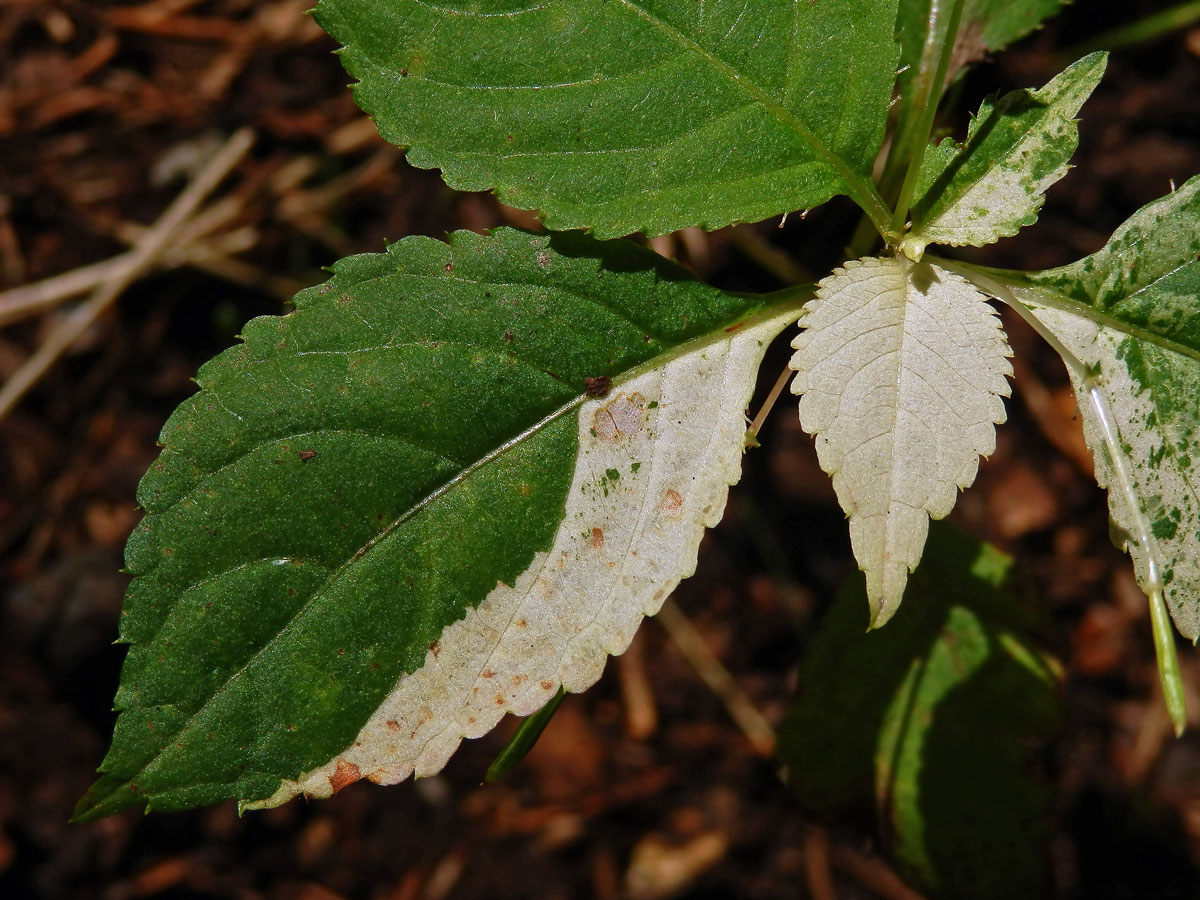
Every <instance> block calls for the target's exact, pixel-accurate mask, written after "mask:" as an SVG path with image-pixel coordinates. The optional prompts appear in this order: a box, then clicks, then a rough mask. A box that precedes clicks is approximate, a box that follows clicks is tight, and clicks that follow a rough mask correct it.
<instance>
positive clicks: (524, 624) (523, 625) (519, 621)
mask: <svg viewBox="0 0 1200 900" xmlns="http://www.w3.org/2000/svg"><path fill="white" fill-rule="evenodd" d="M517 627H518V628H528V627H529V623H528V622H526V621H525V620H524V619H517Z"/></svg>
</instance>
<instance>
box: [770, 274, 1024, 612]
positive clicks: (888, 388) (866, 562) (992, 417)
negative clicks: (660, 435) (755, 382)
mask: <svg viewBox="0 0 1200 900" xmlns="http://www.w3.org/2000/svg"><path fill="white" fill-rule="evenodd" d="M800 324H801V326H803V328H804V330H803V331H801V332H800V334H798V335H797V336H796V338H795V340H794V341H793V342H792V346H793V347H795V348H796V353H795V355H794V356H793V357H792V360H791V367H792V368H793V369H795V370H796V377H795V379H794V380H793V382H792V391H793V392H794V393H797V394H800V395H801V398H800V423H801V425H803V426H804V430H805V431H807V432H808V433H809V434H812V435H813V436H814V437H815V438H816V445H817V456H818V458H819V460H820V463H821V468H822V469H824V470H825V471H826V472H828V473H829V474H830V475H832V476H833V488H834V490H835V491H836V492H837V496H838V502H839V503H840V504H841V506H842V509H844V510H845V511H846V516H847V518H849V520H850V541H851V543H852V544H853V547H854V556H855V558H856V559H857V560H858V565H859V568H860V569H862V570H863V571H864V572H865V573H866V576H867V578H866V582H867V599H868V600H869V602H870V605H871V627H872V628H876V627H878V626H880V625H882V624H883V623H885V622H886V621H887V620H888V619H889V618H891V616H892V615H893V613H895V611H896V610H897V609H898V608H899V606H900V599H901V597H902V596H903V595H904V584H905V581H906V580H907V578H908V573H909V572H910V571H912V570H913V569H914V568H916V565H917V563H918V562H919V561H920V559H921V550H922V548H923V547H924V546H925V535H926V533H927V530H928V527H929V519H930V517H932V518H935V519H940V518H942V517H943V516H945V515H947V514H948V513H949V512H950V510H951V509H953V507H954V501H955V500H957V499H958V490H959V488H966V487H968V486H970V484H971V482H973V481H974V480H975V473H976V472H977V471H978V469H979V457H980V456H981V455H982V456H987V455H988V454H989V453H991V452H992V450H994V449H995V447H996V428H995V426H996V424H998V423H1000V422H1003V421H1004V401H1003V400H1002V399H1001V398H1002V397H1007V396H1008V392H1009V387H1008V381H1007V376H1008V375H1011V374H1012V367H1011V366H1010V365H1009V363H1008V357H1009V356H1010V355H1011V354H1010V351H1009V349H1008V343H1007V341H1006V340H1005V338H1004V331H1003V330H1002V329H1001V327H1000V320H999V318H998V317H997V316H996V312H995V310H994V309H992V307H991V306H990V305H989V304H988V301H987V298H986V297H985V296H984V295H983V294H982V293H980V292H979V290H978V289H977V288H975V287H974V285H972V284H970V283H969V282H968V281H966V280H965V279H964V278H962V277H960V276H958V275H954V274H952V273H950V272H948V271H946V270H945V269H942V268H940V267H937V266H931V265H928V264H926V263H913V262H911V261H909V260H908V259H906V258H904V257H903V256H899V257H892V258H887V259H877V258H868V259H860V260H855V261H852V262H848V263H846V267H845V268H844V269H837V270H835V271H834V273H833V274H832V275H830V276H829V277H828V278H826V279H824V280H823V281H822V282H821V284H820V290H819V291H818V293H817V297H816V299H815V300H814V301H813V302H812V303H810V304H809V305H808V306H807V307H806V308H805V310H804V315H803V317H802V318H801V319H800Z"/></svg>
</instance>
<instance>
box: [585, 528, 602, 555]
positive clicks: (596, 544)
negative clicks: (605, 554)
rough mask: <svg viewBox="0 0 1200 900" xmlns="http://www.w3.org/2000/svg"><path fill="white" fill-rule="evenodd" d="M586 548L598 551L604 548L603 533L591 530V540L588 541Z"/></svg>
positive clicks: (594, 529) (598, 529) (598, 530)
mask: <svg viewBox="0 0 1200 900" xmlns="http://www.w3.org/2000/svg"><path fill="white" fill-rule="evenodd" d="M588 546H590V547H591V548H592V549H593V550H599V549H601V548H602V547H603V546H604V531H603V529H600V528H593V529H592V539H591V540H590V541H588Z"/></svg>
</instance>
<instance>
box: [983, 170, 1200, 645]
mask: <svg viewBox="0 0 1200 900" xmlns="http://www.w3.org/2000/svg"><path fill="white" fill-rule="evenodd" d="M1198 253H1200V176H1197V177H1194V178H1192V179H1191V180H1190V181H1188V182H1187V184H1185V185H1183V187H1181V188H1180V189H1179V190H1177V191H1174V192H1173V193H1171V194H1168V195H1167V196H1166V197H1163V198H1162V199H1161V200H1156V201H1155V202H1153V203H1151V204H1149V205H1147V206H1146V207H1144V208H1143V209H1141V210H1139V211H1138V212H1137V213H1135V214H1134V215H1133V216H1132V217H1130V219H1129V220H1128V221H1127V222H1126V223H1125V224H1123V225H1122V226H1121V227H1120V228H1118V229H1117V231H1116V232H1115V233H1114V234H1113V236H1112V238H1111V240H1109V242H1108V243H1107V244H1106V245H1105V246H1104V247H1103V248H1102V249H1101V250H1099V251H1098V252H1096V253H1094V254H1092V255H1091V256H1088V257H1085V258H1084V259H1081V260H1079V261H1078V262H1075V263H1072V264H1071V265H1069V266H1063V267H1061V268H1058V269H1051V270H1049V271H1046V272H1036V273H1023V272H1000V271H995V270H981V273H980V278H979V281H980V283H981V284H985V286H986V283H987V282H989V281H997V282H1002V283H1003V285H1002V289H1006V290H1009V291H1011V293H1012V294H1013V295H1014V296H1015V299H1017V300H1020V301H1023V302H1025V303H1027V304H1030V305H1032V306H1033V307H1034V313H1035V314H1036V316H1037V317H1038V319H1040V320H1041V322H1042V323H1043V324H1044V325H1045V326H1046V327H1047V328H1049V329H1050V330H1051V331H1052V332H1053V333H1054V335H1055V336H1056V337H1057V339H1058V340H1059V341H1061V342H1062V343H1063V344H1064V345H1066V347H1067V349H1068V350H1069V351H1070V353H1071V354H1073V355H1074V356H1075V357H1076V358H1077V359H1078V360H1079V362H1080V363H1082V365H1083V366H1084V367H1085V369H1086V370H1087V371H1086V372H1082V373H1081V372H1080V371H1078V370H1076V369H1074V368H1073V369H1072V371H1071V375H1072V379H1073V381H1074V383H1075V388H1076V392H1077V395H1078V399H1079V409H1080V412H1081V414H1082V416H1083V423H1084V434H1085V436H1086V437H1087V440H1088V444H1089V445H1090V446H1091V448H1092V454H1093V456H1094V458H1095V460H1096V477H1097V479H1098V480H1099V482H1100V483H1101V485H1104V486H1107V487H1108V488H1109V510H1110V512H1111V514H1112V518H1113V521H1114V522H1116V523H1117V525H1118V526H1119V527H1120V528H1121V529H1123V531H1124V532H1125V533H1126V534H1127V535H1128V536H1129V538H1130V539H1129V541H1128V546H1129V552H1130V553H1131V554H1132V555H1133V558H1134V562H1135V569H1136V572H1137V576H1138V579H1139V580H1140V581H1141V583H1142V585H1143V587H1146V588H1148V589H1153V588H1154V587H1155V585H1156V582H1159V581H1161V583H1162V585H1163V594H1164V597H1165V600H1166V603H1167V606H1168V608H1169V609H1170V611H1171V616H1172V618H1173V619H1174V620H1175V624H1176V626H1177V627H1178V628H1179V630H1180V631H1181V632H1182V633H1183V634H1184V635H1186V636H1187V637H1188V638H1190V639H1192V640H1193V641H1194V640H1196V639H1197V637H1198V636H1200V599H1198V598H1200V469H1198V468H1197V466H1198V465H1200V403H1198V401H1197V398H1198V397H1200V261H1197V254H1198ZM1098 404H1102V406H1099V405H1098ZM1106 418H1107V419H1108V424H1106V422H1105V419H1106ZM1106 429H1107V430H1110V431H1112V432H1115V434H1114V435H1113V436H1114V437H1115V439H1116V440H1115V441H1114V445H1115V446H1117V447H1118V448H1119V452H1120V453H1121V455H1122V456H1123V457H1124V462H1125V468H1126V471H1127V472H1128V474H1129V478H1130V479H1131V482H1132V484H1131V485H1130V488H1131V489H1132V491H1133V493H1134V495H1135V496H1136V498H1137V501H1136V504H1132V505H1131V503H1130V501H1129V500H1128V499H1127V495H1126V491H1125V490H1124V489H1123V487H1122V485H1121V484H1120V483H1119V482H1118V479H1117V477H1116V476H1117V472H1116V471H1115V470H1114V461H1113V460H1112V458H1111V455H1110V453H1109V451H1108V448H1107V443H1106V441H1105V439H1104V433H1105V431H1106ZM1134 506H1136V508H1134ZM1143 523H1144V526H1145V527H1143ZM1152 570H1153V571H1152ZM1155 571H1156V572H1157V574H1154V572H1155Z"/></svg>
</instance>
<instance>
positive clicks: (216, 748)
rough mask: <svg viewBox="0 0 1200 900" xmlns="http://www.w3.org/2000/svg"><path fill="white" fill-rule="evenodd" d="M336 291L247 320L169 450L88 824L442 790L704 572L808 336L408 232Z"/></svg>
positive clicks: (648, 279)
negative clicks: (700, 549)
mask: <svg viewBox="0 0 1200 900" xmlns="http://www.w3.org/2000/svg"><path fill="white" fill-rule="evenodd" d="M333 273H334V274H333V278H332V279H331V280H330V281H329V282H327V283H326V284H325V285H322V286H320V287H317V288H312V289H309V290H307V291H304V292H302V293H301V294H300V295H298V296H297V298H296V307H297V310H296V312H295V313H293V314H292V315H290V316H285V317H282V318H263V319H257V320H255V321H253V322H251V323H250V324H249V325H247V327H246V329H245V333H244V335H243V337H244V343H243V344H242V345H240V346H238V347H235V348H232V349H231V350H228V351H226V352H225V353H223V354H221V355H220V356H218V357H217V358H216V359H215V360H213V361H212V362H210V363H208V364H207V365H206V366H204V367H203V368H202V369H201V371H200V373H199V377H198V381H199V383H200V385H201V391H200V392H199V393H198V394H196V395H195V396H194V397H192V398H191V399H190V400H188V401H186V402H185V403H184V404H183V405H182V406H181V407H180V408H179V409H178V410H177V411H176V412H175V414H174V415H173V416H172V417H171V419H170V420H169V421H168V423H167V425H166V426H165V428H164V430H163V435H162V441H163V444H164V445H165V449H164V451H163V453H162V455H161V456H160V457H159V459H158V461H157V462H156V463H155V464H154V465H153V466H152V467H151V469H150V471H149V472H148V473H147V475H146V477H145V479H144V480H143V482H142V484H141V486H140V489H139V501H140V502H141V504H142V505H143V506H144V507H145V509H146V513H147V514H146V517H145V519H143V521H142V523H141V524H140V525H139V526H138V528H137V529H136V530H135V532H134V534H133V536H132V537H131V538H130V542H129V545H128V548H127V551H126V558H127V565H128V568H129V570H130V571H131V572H132V573H133V574H134V575H135V576H136V577H135V578H134V580H133V583H132V585H131V586H130V589H129V593H128V596H127V598H126V606H125V611H124V614H123V619H122V631H121V640H122V641H123V642H125V643H128V644H131V647H130V650H129V654H128V656H127V659H126V663H125V667H124V670H123V672H122V678H121V686H120V688H119V691H118V695H117V704H116V705H117V708H118V709H120V710H122V712H121V715H120V716H119V718H118V722H117V727H116V734H115V736H114V741H113V747H112V750H111V751H110V753H109V755H108V756H107V757H106V758H105V760H104V762H103V764H102V766H101V771H102V773H103V775H102V777H101V779H100V780H99V781H98V782H97V784H96V785H95V786H94V787H93V788H92V790H91V791H90V792H89V793H88V795H87V796H86V797H85V798H84V799H83V800H82V801H81V803H80V806H79V808H78V810H77V817H78V818H80V819H90V818H97V817H99V816H103V815H107V814H109V813H112V812H115V811H116V810H118V809H120V808H122V807H124V806H128V805H131V804H134V803H143V802H144V803H146V805H147V807H148V808H153V809H163V810H170V809H181V808H185V807H190V806H196V805H202V804H207V803H213V802H217V801H220V800H225V799H237V800H239V801H243V802H244V803H245V804H246V805H254V804H256V803H258V804H262V803H263V802H264V801H267V802H270V801H271V798H275V802H280V801H282V800H283V799H286V797H287V796H290V795H291V793H294V792H295V790H299V789H301V788H299V787H295V788H293V789H290V790H289V789H284V788H282V787H281V785H284V784H285V782H288V781H289V780H294V779H299V778H301V777H302V776H304V775H305V773H313V772H319V773H320V774H318V775H317V776H315V777H316V779H317V781H318V782H319V783H317V784H316V785H315V788H314V790H313V793H320V794H329V793H331V792H332V791H334V790H337V789H338V788H340V787H342V786H344V785H345V784H347V783H349V782H351V781H353V780H355V779H356V778H357V777H360V776H361V777H372V778H375V779H376V780H380V781H392V780H397V779H398V778H399V777H403V776H405V775H407V774H408V773H409V772H411V771H412V770H413V768H416V769H417V770H418V771H424V772H429V771H436V768H437V767H440V765H441V764H442V763H444V762H445V758H446V757H447V756H449V754H450V753H451V752H452V751H453V748H454V746H457V743H458V742H459V740H461V739H462V737H463V736H465V735H471V736H475V735H477V734H481V733H483V732H485V731H486V730H488V728H490V727H491V725H494V724H495V722H496V721H498V720H499V718H500V717H502V716H503V715H504V714H506V713H507V712H509V711H514V712H518V713H529V712H532V711H533V710H535V709H537V708H538V707H540V706H541V705H542V704H543V703H544V702H545V701H546V700H547V699H548V698H550V697H552V696H553V695H554V694H555V693H556V692H557V690H558V687H559V684H560V683H565V684H566V687H567V688H568V689H569V690H580V689H582V688H583V687H586V686H587V685H588V684H590V683H591V682H592V681H594V679H595V677H597V676H598V675H599V673H600V671H601V669H602V668H603V665H604V659H605V657H606V655H607V654H608V653H611V652H620V651H621V650H623V649H624V646H625V644H627V642H628V640H629V639H630V638H631V637H632V634H633V630H634V629H635V628H636V626H637V623H638V621H640V619H641V616H642V615H643V614H645V613H648V612H653V611H656V609H657V605H656V604H659V603H661V601H662V598H663V597H664V596H665V594H666V593H667V592H669V590H670V589H671V588H672V587H673V586H674V584H675V583H676V582H677V581H678V580H679V579H680V578H682V577H686V575H688V574H690V573H691V571H692V568H693V567H694V565H695V554H696V547H697V544H698V542H699V538H700V533H701V532H702V530H703V528H704V527H705V526H707V525H711V524H713V523H715V522H716V521H717V519H718V518H719V517H720V513H721V509H722V507H723V504H724V498H725V491H726V488H727V486H728V484H730V483H731V482H733V481H735V480H736V479H737V475H738V469H739V467H740V452H741V448H742V442H743V435H744V431H745V425H744V419H743V409H744V404H745V402H746V400H747V398H748V395H749V392H750V390H751V388H752V387H753V382H754V375H755V372H756V370H757V363H758V359H759V358H760V356H761V353H762V352H763V350H764V349H765V344H766V343H767V342H768V341H769V340H770V338H771V337H772V336H773V335H774V334H776V333H777V332H778V331H779V330H780V329H781V328H782V327H784V326H785V325H786V324H787V322H788V321H790V320H792V319H794V318H795V312H794V311H793V312H790V313H789V312H786V311H784V312H780V311H775V312H764V311H763V310H762V308H761V301H759V300H754V299H746V298H737V297H732V296H729V295H726V294H723V293H721V292H719V291H716V290H714V289H712V288H708V287H706V286H704V285H701V284H699V283H697V282H695V281H694V280H692V279H691V277H690V276H688V275H687V274H686V273H685V272H684V271H683V270H681V269H679V268H677V267H674V266H672V265H670V264H668V263H665V262H664V261H663V260H661V258H659V257H657V256H656V255H654V254H652V253H650V252H649V251H645V250H642V249H640V248H637V247H636V246H634V245H632V244H629V243H626V242H615V243H610V244H602V243H598V242H596V241H593V240H591V239H589V238H585V237H583V236H580V235H557V236H554V237H538V236H532V235H529V234H526V233H523V232H517V231H512V230H502V231H500V232H498V233H497V234H495V235H493V236H490V237H480V236H477V235H472V234H469V233H463V232H460V233H457V234H455V235H453V236H452V237H451V239H450V243H449V245H447V244H443V243H441V242H438V241H433V240H430V239H426V238H410V239H407V240H404V241H401V242H399V243H397V244H394V245H392V246H391V247H390V248H389V250H388V252H387V253H385V254H375V255H363V256H356V257H351V258H349V259H346V260H343V261H341V262H340V263H338V264H337V265H336V266H335V267H334V270H333ZM725 329H729V330H728V331H726V330H725ZM672 454H681V455H682V458H680V459H676V458H675V457H674V456H673V455H672ZM635 541H636V542H637V544H636V546H635V547H633V551H635V552H634V557H637V556H638V555H639V554H640V555H641V560H640V562H638V563H637V564H630V565H627V566H625V567H624V568H621V567H619V566H618V567H614V565H612V564H611V563H612V562H613V560H614V559H615V560H617V561H620V560H623V559H625V557H626V556H627V553H626V551H629V550H630V547H631V545H633V543H634V542H635ZM514 604H515V605H514ZM505 616H507V618H505ZM497 617H499V618H497ZM563 629H566V631H565V633H564V631H563ZM522 641H524V643H522ZM531 650H532V651H534V652H532V653H531ZM552 651H557V652H558V655H557V656H556V655H554V654H553V653H552ZM560 657H561V658H560ZM531 660H533V662H531ZM456 661H458V662H464V663H465V664H472V665H476V668H475V670H474V671H473V672H472V671H470V670H469V669H466V668H463V667H461V666H460V667H458V668H456V667H455V662H456ZM537 666H541V669H540V670H538V671H537V672H536V673H535V672H534V669H535V668H536V667H537ZM410 676H411V677H410ZM519 676H520V677H519ZM406 684H407V685H408V687H405V685H406ZM414 685H415V687H416V690H417V693H418V694H419V695H420V696H419V697H418V701H416V702H413V703H409V704H408V706H407V707H406V708H389V711H388V713H387V714H386V715H385V717H384V718H383V719H382V721H379V722H378V723H376V725H377V728H376V730H375V732H374V733H373V735H374V736H373V737H372V738H371V740H372V741H373V742H374V743H373V744H372V745H371V746H370V747H368V748H367V749H369V750H371V751H372V752H375V753H376V755H375V756H374V757H370V758H367V757H368V756H369V754H367V755H365V756H364V755H360V756H358V757H354V758H353V759H348V758H347V757H350V756H351V755H352V753H353V752H356V746H357V744H362V743H363V742H364V740H365V738H364V735H366V734H367V733H368V730H367V728H366V726H367V725H368V724H371V723H372V722H374V718H378V716H377V713H378V712H379V710H380V709H381V707H382V706H383V705H384V704H385V703H386V702H387V701H388V700H389V698H392V700H396V697H397V696H398V694H403V692H404V691H405V690H407V691H409V693H412V691H413V687H414ZM481 685H482V687H481ZM485 689H486V694H485V693H483V691H484V690H485ZM480 697H483V698H485V700H486V702H485V703H483V704H482V706H483V707H485V708H486V709H487V712H486V715H485V714H484V713H480V712H478V710H477V709H476V707H475V706H472V705H471V704H472V702H474V700H475V699H477V698H480ZM395 706H396V704H395V703H393V707H395ZM373 717H374V718H373ZM488 717H490V724H487V725H486V727H485V722H487V721H489V719H488ZM401 723H403V724H401ZM380 734H382V735H383V736H384V737H385V738H386V742H385V743H386V746H385V745H384V744H381V738H380ZM401 738H403V739H404V747H403V749H402V750H399V749H396V748H397V747H398V745H399V743H400V739H401ZM381 748H382V749H381ZM357 749H358V750H362V749H363V748H362V747H358V748H357ZM380 752H382V753H383V754H384V756H385V757H387V758H386V759H384V758H383V757H380V756H379V753H380ZM363 753H364V754H365V753H366V751H365V750H363ZM388 754H391V756H388ZM393 757H394V759H393ZM354 760H357V762H355V761H354ZM381 760H383V761H381ZM322 767H327V768H328V772H327V773H326V772H325V770H324V769H322Z"/></svg>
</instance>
